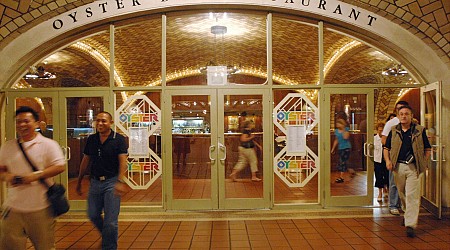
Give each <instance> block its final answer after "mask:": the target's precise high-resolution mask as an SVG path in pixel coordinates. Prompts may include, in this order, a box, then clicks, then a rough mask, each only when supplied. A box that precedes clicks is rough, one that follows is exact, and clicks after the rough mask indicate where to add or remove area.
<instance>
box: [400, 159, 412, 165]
mask: <svg viewBox="0 0 450 250" xmlns="http://www.w3.org/2000/svg"><path fill="white" fill-rule="evenodd" d="M397 162H398V163H403V164H411V163H414V162H415V161H412V162H410V163H408V162H406V161H400V160H397Z"/></svg>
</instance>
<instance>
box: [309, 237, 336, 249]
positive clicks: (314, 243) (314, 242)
mask: <svg viewBox="0 0 450 250" xmlns="http://www.w3.org/2000/svg"><path fill="white" fill-rule="evenodd" d="M307 241H308V243H309V245H311V247H312V248H319V247H320V249H323V247H324V246H329V245H330V244H328V242H327V241H326V240H325V239H310V240H308V239H307Z"/></svg>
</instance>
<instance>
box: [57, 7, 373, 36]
mask: <svg viewBox="0 0 450 250" xmlns="http://www.w3.org/2000/svg"><path fill="white" fill-rule="evenodd" d="M224 3H227V1H224V0H219V1H208V2H207V3H206V2H205V1H204V0H103V1H95V2H93V3H91V4H88V5H84V6H82V7H79V8H76V9H74V10H72V11H70V12H69V13H66V14H63V15H60V16H58V17H56V18H55V19H53V20H52V21H51V23H52V27H53V29H55V30H60V29H65V28H66V27H68V26H77V24H78V25H79V24H80V23H88V22H92V21H95V20H100V19H105V18H110V17H114V16H117V15H123V14H128V13H131V12H138V11H144V10H151V9H160V8H166V7H174V6H183V5H195V4H197V5H201V4H209V5H211V4H224ZM227 4H236V5H260V6H269V7H278V8H282V9H294V10H298V11H304V12H309V13H314V14H318V15H322V16H327V17H330V18H334V19H339V20H341V21H344V22H349V23H353V24H354V25H357V26H361V27H363V26H366V28H372V27H373V26H374V25H375V24H376V21H377V17H376V15H374V14H373V13H371V12H369V11H367V10H363V9H359V8H357V7H354V6H352V5H349V4H346V3H342V2H338V1H337V0H259V1H258V0H241V1H240V2H239V1H235V2H233V3H227Z"/></svg>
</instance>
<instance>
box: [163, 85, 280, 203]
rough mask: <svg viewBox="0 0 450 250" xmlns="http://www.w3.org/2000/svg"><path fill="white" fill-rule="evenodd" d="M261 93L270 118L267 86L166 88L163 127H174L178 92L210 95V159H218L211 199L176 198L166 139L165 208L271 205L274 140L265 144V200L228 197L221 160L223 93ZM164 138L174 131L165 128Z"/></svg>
mask: <svg viewBox="0 0 450 250" xmlns="http://www.w3.org/2000/svg"><path fill="white" fill-rule="evenodd" d="M255 94H257V95H258V94H261V95H262V96H263V117H266V118H267V119H268V118H270V119H271V113H270V101H269V96H270V95H269V90H267V89H252V88H249V89H223V88H222V89H221V88H218V89H216V88H204V89H166V90H165V91H164V94H163V96H164V98H163V104H162V106H163V109H162V110H163V124H162V127H165V128H171V127H172V121H171V118H172V116H171V114H170V112H171V109H172V108H171V107H172V96H174V95H175V96H179V95H186V96H192V95H209V96H210V100H211V106H210V112H211V118H210V119H211V120H210V128H211V144H212V145H214V147H212V149H211V153H212V155H211V158H212V159H215V160H214V161H212V163H211V199H209V200H208V199H179V200H176V199H174V198H173V173H172V167H170V166H172V165H173V164H172V161H173V159H172V153H171V152H172V151H173V148H172V140H168V139H166V140H163V153H164V156H163V159H164V160H163V162H164V166H167V167H165V168H164V170H163V171H164V172H163V176H164V177H163V178H164V184H163V185H164V207H165V208H166V209H169V210H218V209H258V208H269V207H270V206H271V204H272V203H271V200H272V199H271V185H270V183H272V181H273V178H272V172H271V168H270V166H271V157H270V156H271V147H272V144H271V143H266V145H265V146H264V160H263V162H264V166H263V169H264V184H263V186H264V196H263V198H262V199H255V198H240V199H226V198H225V181H226V180H225V179H226V176H225V171H224V164H223V161H221V160H220V159H222V158H223V157H224V153H225V151H224V150H223V149H220V147H219V142H220V143H224V141H223V140H224V138H222V135H223V134H224V126H223V124H224V117H223V115H222V114H223V113H224V106H223V104H224V101H223V100H224V96H225V95H255ZM270 126H271V123H270V122H265V123H264V124H263V130H264V131H265V132H266V131H267V132H266V133H264V134H263V140H264V141H266V142H270V141H271V139H270V138H271V135H270V133H268V131H272V130H271V127H270ZM163 138H172V130H171V129H164V130H163ZM205 153H207V152H205Z"/></svg>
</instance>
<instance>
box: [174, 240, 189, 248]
mask: <svg viewBox="0 0 450 250" xmlns="http://www.w3.org/2000/svg"><path fill="white" fill-rule="evenodd" d="M190 245H191V241H173V242H172V245H170V249H189V247H190Z"/></svg>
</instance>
